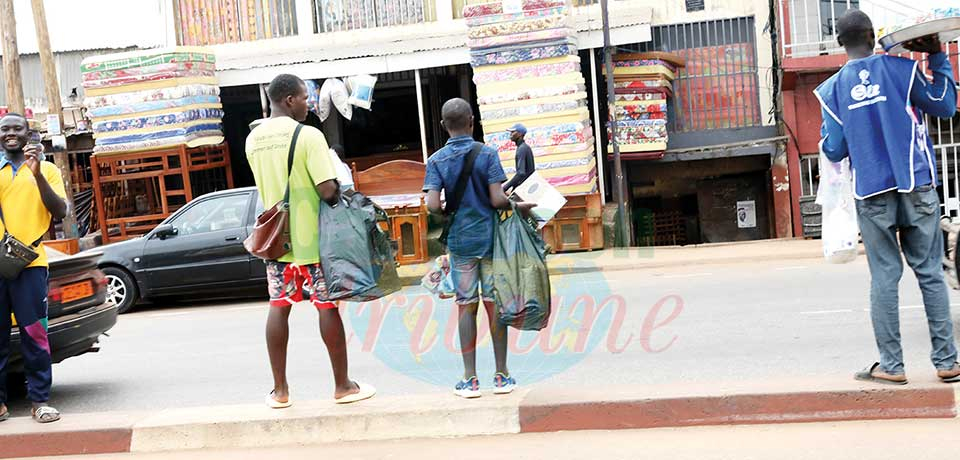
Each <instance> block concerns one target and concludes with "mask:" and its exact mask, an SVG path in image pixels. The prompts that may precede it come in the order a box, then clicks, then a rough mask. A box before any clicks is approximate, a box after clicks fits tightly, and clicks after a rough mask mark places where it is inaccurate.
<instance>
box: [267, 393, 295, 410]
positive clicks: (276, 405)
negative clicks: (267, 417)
mask: <svg viewBox="0 0 960 460" xmlns="http://www.w3.org/2000/svg"><path fill="white" fill-rule="evenodd" d="M274 394H276V391H271V392H270V394H268V395H267V398H266V403H267V407H269V408H271V409H286V408H288V407H290V406H292V405H293V400H292V399H291V398H290V397H289V396H287V402H280V401H277V400H276V399H274V397H273V395H274Z"/></svg>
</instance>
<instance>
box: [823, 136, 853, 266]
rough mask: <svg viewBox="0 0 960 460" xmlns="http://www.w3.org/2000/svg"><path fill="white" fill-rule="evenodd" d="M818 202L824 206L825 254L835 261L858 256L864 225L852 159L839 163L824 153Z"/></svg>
mask: <svg viewBox="0 0 960 460" xmlns="http://www.w3.org/2000/svg"><path fill="white" fill-rule="evenodd" d="M817 204H819V205H820V206H821V208H822V209H823V214H822V217H823V219H822V232H821V235H820V237H821V239H822V241H823V257H824V258H825V259H827V262H829V263H832V264H845V263H850V262H853V261H854V260H857V251H858V248H857V244H858V242H859V239H860V227H859V226H858V225H857V204H856V200H855V198H854V196H853V174H852V173H851V172H850V159H848V158H844V159H843V161H841V162H839V163H834V162H832V161H830V160H829V159H828V158H827V156H826V155H824V154H823V153H822V152H821V153H820V187H819V189H818V190H817Z"/></svg>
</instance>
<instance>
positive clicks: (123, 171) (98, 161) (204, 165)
mask: <svg viewBox="0 0 960 460" xmlns="http://www.w3.org/2000/svg"><path fill="white" fill-rule="evenodd" d="M91 171H92V173H93V192H94V199H95V202H94V206H95V207H96V211H97V217H98V219H97V220H98V222H99V223H100V230H101V233H102V238H103V244H107V243H109V242H110V241H111V240H119V241H122V240H126V239H129V238H133V237H135V236H139V235H143V234H146V233H147V232H149V231H150V230H152V229H153V227H155V226H156V225H157V224H159V223H160V222H162V221H163V220H164V219H166V218H167V217H168V216H170V214H172V213H173V212H175V211H176V210H177V209H179V208H180V207H181V206H183V205H185V204H187V203H188V202H190V200H192V199H193V198H194V197H195V196H199V195H202V194H204V193H208V192H212V191H215V190H220V189H224V188H226V189H230V188H233V172H232V170H231V167H230V151H229V149H228V147H227V144H226V143H224V144H220V145H215V146H207V147H198V148H193V149H188V148H186V146H183V145H180V146H177V147H170V148H165V149H158V150H150V151H143V152H133V153H112V154H103V155H97V154H94V155H93V156H92V157H91ZM213 175H215V176H217V177H218V179H216V180H212V179H211V177H212V176H213ZM111 232H113V233H115V234H114V235H112V234H111Z"/></svg>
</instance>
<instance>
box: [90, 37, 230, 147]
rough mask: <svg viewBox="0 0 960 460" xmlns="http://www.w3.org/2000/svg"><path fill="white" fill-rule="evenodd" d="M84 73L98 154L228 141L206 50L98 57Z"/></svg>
mask: <svg viewBox="0 0 960 460" xmlns="http://www.w3.org/2000/svg"><path fill="white" fill-rule="evenodd" d="M81 72H82V75H83V77H82V78H83V87H84V92H85V96H86V98H85V100H84V105H85V106H86V107H87V113H88V114H89V116H90V118H91V120H92V121H93V131H94V135H93V136H94V139H95V141H96V146H95V147H94V152H95V153H97V154H110V153H127V152H137V151H144V150H154V149H160V148H167V147H176V146H179V145H186V146H187V147H199V146H202V145H216V144H220V143H221V142H223V128H222V126H221V122H222V119H223V106H221V104H220V89H219V86H218V85H217V78H216V61H215V59H214V55H213V53H212V52H211V51H209V50H207V49H205V48H195V47H179V48H172V49H162V50H147V51H138V52H132V53H120V54H110V55H104V56H96V57H91V58H87V59H85V60H84V61H83V63H82V64H81Z"/></svg>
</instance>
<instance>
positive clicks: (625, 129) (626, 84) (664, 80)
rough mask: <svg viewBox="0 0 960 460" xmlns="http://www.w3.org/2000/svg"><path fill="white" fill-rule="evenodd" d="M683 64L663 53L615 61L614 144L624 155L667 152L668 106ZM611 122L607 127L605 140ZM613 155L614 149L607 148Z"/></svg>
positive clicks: (616, 58)
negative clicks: (678, 72)
mask: <svg viewBox="0 0 960 460" xmlns="http://www.w3.org/2000/svg"><path fill="white" fill-rule="evenodd" d="M682 66H683V61H682V60H680V59H679V58H677V57H675V56H672V55H668V54H666V53H641V54H618V55H616V56H615V57H614V62H613V75H614V98H615V99H616V106H617V111H616V123H617V143H618V144H619V146H620V151H621V152H624V153H635V152H663V151H665V150H667V141H668V140H669V137H668V135H667V107H668V105H667V102H668V100H669V98H670V97H671V96H672V95H673V90H672V87H673V80H674V79H676V77H677V68H678V67H682ZM612 123H614V121H613V120H611V121H610V122H608V123H607V131H608V137H609V139H610V140H611V141H612V139H613V135H612V132H611V130H610V126H611V124H612ZM609 149H610V151H611V152H612V151H613V147H612V146H611V147H609Z"/></svg>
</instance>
